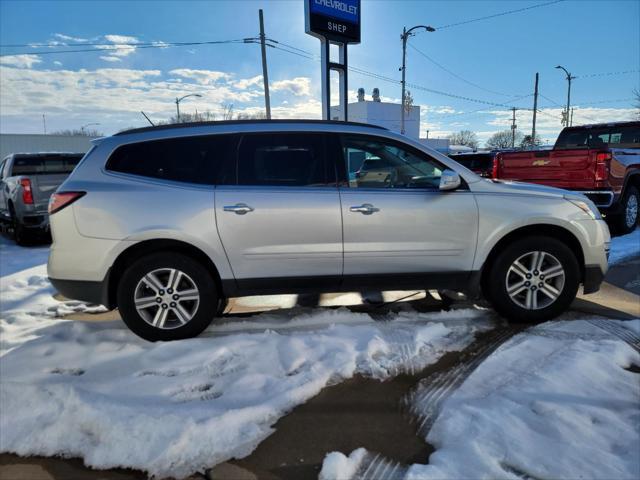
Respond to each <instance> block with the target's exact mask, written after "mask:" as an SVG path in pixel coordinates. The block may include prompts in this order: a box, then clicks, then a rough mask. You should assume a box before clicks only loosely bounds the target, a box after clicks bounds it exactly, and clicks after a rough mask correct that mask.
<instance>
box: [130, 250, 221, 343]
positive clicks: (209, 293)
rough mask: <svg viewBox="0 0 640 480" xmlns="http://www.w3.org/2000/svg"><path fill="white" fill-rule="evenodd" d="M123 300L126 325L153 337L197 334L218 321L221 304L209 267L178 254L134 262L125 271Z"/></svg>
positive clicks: (173, 337)
mask: <svg viewBox="0 0 640 480" xmlns="http://www.w3.org/2000/svg"><path fill="white" fill-rule="evenodd" d="M117 300H118V308H119V310H120V315H121V316H122V320H123V321H124V323H126V324H127V326H128V327H129V328H130V329H131V330H132V331H133V332H134V333H135V334H136V335H138V336H140V337H142V338H144V339H145V340H149V341H158V340H165V341H166V340H179V339H184V338H191V337H195V336H197V335H198V334H200V333H201V332H202V331H203V330H204V329H205V328H207V326H208V325H209V324H210V323H211V321H212V320H213V319H214V317H215V316H216V314H217V311H218V304H219V296H218V293H217V289H216V284H215V282H214V280H213V278H212V276H211V274H210V273H209V272H208V271H207V269H205V268H204V267H203V266H202V265H200V264H199V263H198V262H196V261H195V260H194V259H192V258H191V257H188V256H186V255H182V254H179V253H175V252H167V253H156V254H152V255H149V256H146V257H143V258H141V259H139V260H138V261H136V262H135V263H133V265H131V266H130V267H129V268H128V269H127V270H126V271H125V272H124V274H123V275H122V278H121V280H120V283H119V285H118V292H117Z"/></svg>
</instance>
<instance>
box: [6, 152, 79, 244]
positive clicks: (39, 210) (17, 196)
mask: <svg viewBox="0 0 640 480" xmlns="http://www.w3.org/2000/svg"><path fill="white" fill-rule="evenodd" d="M83 156H84V154H83V153H14V154H11V155H9V156H7V157H6V158H5V159H4V160H3V161H2V163H0V220H1V221H3V222H4V223H5V224H6V225H8V226H9V227H10V228H11V229H12V230H13V234H14V238H15V240H16V242H17V243H18V244H20V245H22V244H24V243H26V242H28V240H29V239H30V237H31V236H33V235H34V234H35V233H40V232H46V231H48V230H49V215H48V214H47V205H48V203H49V197H51V195H52V194H53V192H55V190H56V189H57V188H58V187H59V186H60V184H62V182H64V180H65V179H66V178H67V177H68V176H69V174H70V173H71V172H72V171H73V169H74V168H75V166H76V165H77V164H78V162H80V160H81V159H82V157H83Z"/></svg>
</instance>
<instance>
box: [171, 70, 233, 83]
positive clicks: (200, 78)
mask: <svg viewBox="0 0 640 480" xmlns="http://www.w3.org/2000/svg"><path fill="white" fill-rule="evenodd" d="M169 73H170V74H171V75H176V76H178V77H183V78H189V79H191V80H195V81H196V82H198V83H199V84H200V85H211V84H214V83H216V82H217V81H219V80H227V79H229V78H230V75H229V74H228V73H224V72H218V71H215V70H194V69H191V68H176V69H174V70H170V71H169Z"/></svg>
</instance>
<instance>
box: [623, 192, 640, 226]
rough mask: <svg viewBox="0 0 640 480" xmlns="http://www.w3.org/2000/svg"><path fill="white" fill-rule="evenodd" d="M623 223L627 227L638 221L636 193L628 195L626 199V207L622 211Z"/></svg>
mask: <svg viewBox="0 0 640 480" xmlns="http://www.w3.org/2000/svg"><path fill="white" fill-rule="evenodd" d="M624 216H625V223H626V225H627V227H628V228H631V227H633V226H634V225H635V224H636V222H637V221H638V197H637V195H631V196H629V199H628V200H627V208H626V209H625V212H624Z"/></svg>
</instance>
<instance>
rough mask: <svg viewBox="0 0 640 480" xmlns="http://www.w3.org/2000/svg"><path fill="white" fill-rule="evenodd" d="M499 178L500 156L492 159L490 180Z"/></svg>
mask: <svg viewBox="0 0 640 480" xmlns="http://www.w3.org/2000/svg"><path fill="white" fill-rule="evenodd" d="M499 176H500V154H497V155H495V156H494V157H493V165H492V168H491V178H498V177H499Z"/></svg>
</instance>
